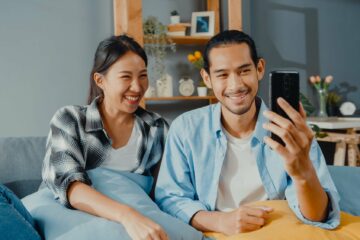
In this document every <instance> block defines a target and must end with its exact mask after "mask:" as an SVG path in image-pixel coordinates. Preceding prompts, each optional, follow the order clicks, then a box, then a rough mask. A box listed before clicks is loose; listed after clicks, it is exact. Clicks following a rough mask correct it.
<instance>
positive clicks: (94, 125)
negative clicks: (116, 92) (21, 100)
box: [85, 96, 104, 132]
mask: <svg viewBox="0 0 360 240" xmlns="http://www.w3.org/2000/svg"><path fill="white" fill-rule="evenodd" d="M99 100H100V96H99V97H96V98H95V99H94V100H93V101H92V102H91V103H90V105H89V106H88V107H87V110H86V125H85V130H86V131H87V132H92V131H98V130H102V129H104V127H103V124H102V120H101V116H100V112H99V108H98V103H99Z"/></svg>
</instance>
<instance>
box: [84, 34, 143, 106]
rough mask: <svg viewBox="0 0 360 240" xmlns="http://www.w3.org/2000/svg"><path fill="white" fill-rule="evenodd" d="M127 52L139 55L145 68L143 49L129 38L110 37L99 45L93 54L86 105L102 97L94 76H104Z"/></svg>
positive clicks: (121, 36) (124, 36)
mask: <svg viewBox="0 0 360 240" xmlns="http://www.w3.org/2000/svg"><path fill="white" fill-rule="evenodd" d="M128 51H131V52H133V53H135V54H137V55H139V56H140V57H141V58H142V59H143V60H144V62H145V65H146V66H147V56H146V53H145V51H144V49H143V48H142V47H141V46H140V44H138V43H137V42H136V41H135V40H134V39H133V38H131V37H129V36H126V35H120V36H111V37H109V38H107V39H105V40H103V41H101V42H100V43H99V46H98V47H97V49H96V52H95V57H94V65H93V68H92V70H91V73H90V90H89V96H88V100H87V102H88V104H90V103H91V102H92V101H93V100H94V98H96V97H97V96H104V94H103V91H102V90H101V89H100V88H99V87H98V86H97V85H96V83H95V81H94V74H95V73H101V74H106V72H107V71H108V69H109V68H110V67H111V65H113V64H114V63H115V62H116V61H117V60H118V59H119V58H120V57H122V56H123V55H125V54H126V53H127V52H128Z"/></svg>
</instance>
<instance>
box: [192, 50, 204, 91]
mask: <svg viewBox="0 0 360 240" xmlns="http://www.w3.org/2000/svg"><path fill="white" fill-rule="evenodd" d="M188 61H189V62H190V63H191V64H192V65H193V66H194V67H195V68H196V69H199V70H201V69H202V68H203V67H204V58H203V56H202V54H201V52H200V51H195V52H194V53H191V54H189V55H188ZM197 92H198V95H199V96H207V87H206V85H205V82H204V80H203V79H202V78H201V79H200V81H199V85H198V87H197Z"/></svg>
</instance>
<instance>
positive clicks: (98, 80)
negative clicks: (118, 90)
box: [93, 72, 104, 90]
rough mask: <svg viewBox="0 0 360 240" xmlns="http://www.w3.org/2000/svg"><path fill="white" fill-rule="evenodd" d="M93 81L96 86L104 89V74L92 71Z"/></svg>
mask: <svg viewBox="0 0 360 240" xmlns="http://www.w3.org/2000/svg"><path fill="white" fill-rule="evenodd" d="M93 79H94V82H95V84H96V86H98V87H99V88H100V89H102V90H103V89H104V75H102V74H100V73H97V72H96V73H94V77H93Z"/></svg>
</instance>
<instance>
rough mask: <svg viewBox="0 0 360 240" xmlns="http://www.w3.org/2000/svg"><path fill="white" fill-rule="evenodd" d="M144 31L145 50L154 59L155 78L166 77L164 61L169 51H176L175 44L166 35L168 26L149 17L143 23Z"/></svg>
mask: <svg viewBox="0 0 360 240" xmlns="http://www.w3.org/2000/svg"><path fill="white" fill-rule="evenodd" d="M143 31H144V49H145V51H146V53H147V54H148V56H149V57H150V58H152V59H153V61H154V63H153V64H152V67H151V68H152V69H153V70H154V73H155V75H156V76H154V77H155V78H163V77H164V76H165V64H164V59H165V57H166V52H167V49H169V48H170V50H171V51H173V52H175V51H176V45H175V43H174V42H173V41H172V40H171V39H170V38H168V36H167V35H166V26H165V25H164V24H162V23H161V22H160V21H158V19H157V18H156V17H153V16H149V17H148V18H146V19H145V20H144V22H143Z"/></svg>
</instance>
